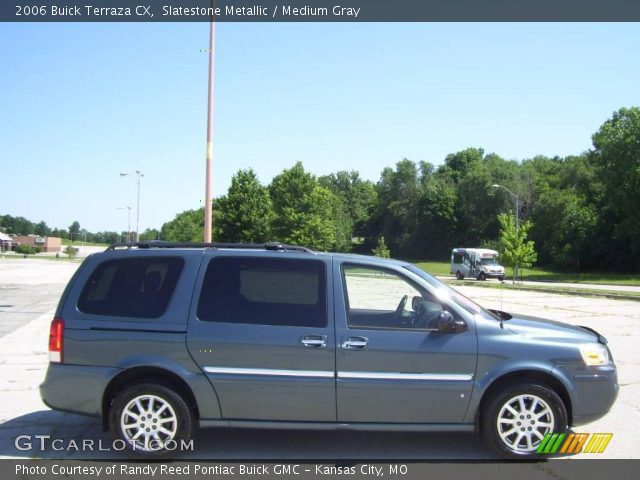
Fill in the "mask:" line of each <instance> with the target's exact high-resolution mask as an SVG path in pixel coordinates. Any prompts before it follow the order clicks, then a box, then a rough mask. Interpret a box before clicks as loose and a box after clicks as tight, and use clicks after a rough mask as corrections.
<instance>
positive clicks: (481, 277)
mask: <svg viewBox="0 0 640 480" xmlns="http://www.w3.org/2000/svg"><path fill="white" fill-rule="evenodd" d="M486 279H487V276H486V275H485V274H484V272H480V273H479V274H478V280H482V281H485V280H486Z"/></svg>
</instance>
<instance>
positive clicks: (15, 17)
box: [0, 0, 640, 22]
mask: <svg viewBox="0 0 640 480" xmlns="http://www.w3.org/2000/svg"><path fill="white" fill-rule="evenodd" d="M212 16H213V17H214V18H215V21H218V22H638V21H640V2H638V1H635V0H333V1H331V0H306V1H304V0H248V1H247V0H214V1H211V0H59V1H51V0H13V1H11V0H3V1H2V2H0V21H2V22H209V21H211V18H212Z"/></svg>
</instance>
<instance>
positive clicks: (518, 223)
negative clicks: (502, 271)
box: [492, 183, 520, 278]
mask: <svg viewBox="0 0 640 480" xmlns="http://www.w3.org/2000/svg"><path fill="white" fill-rule="evenodd" d="M492 187H493V188H504V189H505V190H506V191H507V192H509V194H511V196H512V197H513V199H514V200H515V202H516V235H517V234H518V232H519V230H520V197H519V196H518V194H517V193H513V192H512V191H511V190H509V189H508V188H507V187H505V186H504V185H498V184H497V183H494V184H493V185H492ZM515 268H516V270H515V272H514V275H513V276H514V278H515V277H517V276H518V273H519V271H520V266H519V265H518V264H517V263H516V265H515Z"/></svg>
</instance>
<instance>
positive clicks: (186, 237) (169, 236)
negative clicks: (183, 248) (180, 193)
mask: <svg viewBox="0 0 640 480" xmlns="http://www.w3.org/2000/svg"><path fill="white" fill-rule="evenodd" d="M160 234H161V235H162V238H163V240H167V241H169V242H201V241H202V239H203V238H204V207H202V208H199V209H197V210H187V211H184V212H182V213H179V214H177V215H176V217H175V218H174V219H173V220H171V221H170V222H167V223H165V224H164V225H162V229H161V233H160Z"/></svg>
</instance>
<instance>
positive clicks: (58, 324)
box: [49, 317, 64, 363]
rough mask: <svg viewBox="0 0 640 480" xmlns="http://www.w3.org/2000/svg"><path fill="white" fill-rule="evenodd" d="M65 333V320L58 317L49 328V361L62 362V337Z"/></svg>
mask: <svg viewBox="0 0 640 480" xmlns="http://www.w3.org/2000/svg"><path fill="white" fill-rule="evenodd" d="M63 335H64V320H62V318H60V317H56V318H54V319H53V321H52V322H51V328H50V329H49V361H50V362H51V363H62V337H63Z"/></svg>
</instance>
